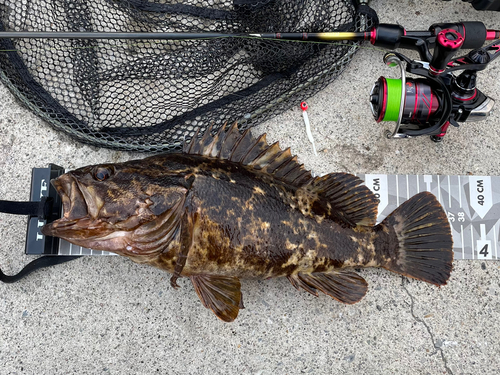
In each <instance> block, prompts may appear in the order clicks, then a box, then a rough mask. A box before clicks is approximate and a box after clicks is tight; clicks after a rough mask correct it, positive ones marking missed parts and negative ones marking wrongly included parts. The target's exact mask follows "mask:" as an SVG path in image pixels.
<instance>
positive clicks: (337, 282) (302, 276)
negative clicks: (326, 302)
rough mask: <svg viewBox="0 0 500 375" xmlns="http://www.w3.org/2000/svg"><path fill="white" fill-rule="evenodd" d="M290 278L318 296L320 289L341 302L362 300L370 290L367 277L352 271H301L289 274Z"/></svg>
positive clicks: (350, 302) (296, 284) (298, 286)
mask: <svg viewBox="0 0 500 375" xmlns="http://www.w3.org/2000/svg"><path fill="white" fill-rule="evenodd" d="M288 280H290V282H291V283H292V285H293V286H294V287H295V288H296V289H297V290H299V289H300V288H302V289H304V290H305V291H307V292H309V293H311V294H312V295H315V296H316V297H317V296H318V290H319V291H321V292H323V293H325V294H328V295H329V296H330V297H332V298H334V299H336V300H337V301H339V302H343V303H347V304H353V303H356V302H358V301H360V300H361V299H362V298H363V297H364V296H365V294H366V291H367V290H368V284H367V282H366V280H365V279H363V278H362V277H361V276H359V275H358V274H357V273H355V272H352V271H346V270H341V271H334V272H331V273H320V272H316V273H301V272H299V273H298V274H295V275H290V276H288Z"/></svg>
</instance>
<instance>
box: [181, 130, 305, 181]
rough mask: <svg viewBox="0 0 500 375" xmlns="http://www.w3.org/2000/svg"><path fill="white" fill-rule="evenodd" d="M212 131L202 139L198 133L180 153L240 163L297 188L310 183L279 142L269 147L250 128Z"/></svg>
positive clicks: (294, 159)
mask: <svg viewBox="0 0 500 375" xmlns="http://www.w3.org/2000/svg"><path fill="white" fill-rule="evenodd" d="M211 130H212V128H211V127H210V128H209V129H208V130H206V131H205V134H204V135H203V137H201V138H199V136H198V132H197V133H196V134H195V135H194V136H193V138H192V139H191V142H190V143H184V147H183V152H184V153H186V154H191V155H203V156H208V157H213V158H218V159H224V160H229V161H232V162H235V163H240V164H242V165H246V166H249V167H252V168H254V169H256V170H259V171H262V172H264V173H267V174H269V175H272V176H273V177H274V178H276V179H278V180H281V181H283V182H286V183H288V184H291V185H294V186H297V187H298V186H302V185H303V184H305V183H307V182H309V181H311V180H312V176H311V173H310V172H309V171H307V170H305V169H304V166H303V164H299V163H298V162H297V157H296V156H292V153H291V152H290V149H286V150H284V151H283V150H281V148H280V147H279V144H278V143H273V144H272V145H269V144H268V143H267V141H266V135H265V134H263V135H261V136H260V137H258V138H257V139H255V138H254V137H253V136H252V134H251V133H250V129H247V130H246V131H244V132H243V134H240V132H239V130H238V126H237V124H234V125H233V126H231V128H229V130H227V131H226V126H225V125H224V126H223V127H222V128H221V129H220V130H219V131H218V132H217V134H215V135H214V136H212V135H211Z"/></svg>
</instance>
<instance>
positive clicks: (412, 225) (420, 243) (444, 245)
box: [375, 192, 453, 285]
mask: <svg viewBox="0 0 500 375" xmlns="http://www.w3.org/2000/svg"><path fill="white" fill-rule="evenodd" d="M375 230H378V231H379V232H380V231H383V232H385V233H387V232H389V239H388V242H389V244H391V243H392V244H394V245H393V246H391V247H393V250H392V251H391V250H389V252H390V254H391V255H392V256H390V258H391V260H389V261H388V263H386V264H385V265H382V266H383V267H384V268H386V269H388V270H390V271H393V272H397V273H400V274H402V275H405V276H409V277H413V278H415V279H419V280H423V281H427V282H429V283H432V284H435V285H445V284H446V281H447V280H448V278H449V277H450V273H451V270H452V268H453V265H452V262H453V239H452V236H451V229H450V223H449V222H448V219H447V217H446V214H445V212H444V210H443V208H442V206H441V204H440V203H439V202H438V200H437V199H436V197H435V196H434V195H432V194H431V193H428V192H423V193H420V194H417V195H415V196H414V197H412V198H411V199H409V200H408V201H406V202H404V203H403V204H402V205H401V206H399V207H398V208H397V209H396V210H395V211H394V212H392V213H391V214H390V215H389V216H388V217H387V218H386V219H385V220H384V221H383V222H382V223H380V224H379V225H378V226H377V227H375ZM386 236H387V235H386ZM394 236H396V238H394ZM391 237H392V240H391ZM385 244H386V246H387V242H385ZM394 247H395V249H394Z"/></svg>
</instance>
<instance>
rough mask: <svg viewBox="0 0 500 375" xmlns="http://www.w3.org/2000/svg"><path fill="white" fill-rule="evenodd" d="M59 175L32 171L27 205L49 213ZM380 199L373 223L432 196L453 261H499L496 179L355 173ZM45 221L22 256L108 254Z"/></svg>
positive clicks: (35, 224)
mask: <svg viewBox="0 0 500 375" xmlns="http://www.w3.org/2000/svg"><path fill="white" fill-rule="evenodd" d="M62 173H64V169H63V168H61V167H58V166H55V165H50V166H49V167H48V168H34V169H33V175H32V181H31V200H32V201H37V200H38V201H39V200H40V199H41V197H43V196H51V197H53V198H54V209H55V210H59V212H58V213H57V215H58V216H57V217H60V216H61V212H60V211H61V210H62V207H61V203H60V199H59V197H58V194H57V192H56V191H55V189H54V188H53V187H51V186H50V184H49V181H50V179H51V178H55V177H57V176H59V175H61V174H62ZM358 177H360V178H361V179H362V180H364V181H365V184H366V186H367V187H368V188H369V189H370V190H371V191H372V192H373V193H374V194H375V196H376V197H377V198H378V199H379V200H380V203H379V206H378V212H379V215H378V218H377V221H378V222H381V221H382V220H383V219H384V218H386V217H387V216H388V215H389V214H390V213H391V212H392V211H394V210H395V209H396V207H398V206H400V205H401V203H403V202H404V201H406V200H407V199H409V198H411V197H412V196H414V195H415V194H417V193H420V192H422V191H429V192H431V193H433V194H434V195H435V196H436V197H437V199H438V200H439V202H440V203H441V204H442V205H443V207H444V209H445V211H446V214H447V215H448V220H449V221H450V224H451V227H452V234H453V250H454V252H455V259H480V260H489V259H500V258H499V257H500V253H499V247H500V244H499V235H500V176H495V177H491V176H446V175H443V176H439V175H386V174H358ZM43 225H45V220H39V219H38V218H36V217H33V218H31V219H30V220H29V222H28V231H27V237H26V254H49V255H62V256H64V255H114V254H113V253H110V252H106V251H97V250H90V249H86V248H82V247H80V246H76V245H72V244H70V243H69V242H67V241H64V240H61V239H56V238H52V237H47V238H46V237H45V236H43V234H42V233H41V232H40V228H41V227H42V226H43Z"/></svg>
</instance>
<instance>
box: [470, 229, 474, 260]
mask: <svg viewBox="0 0 500 375" xmlns="http://www.w3.org/2000/svg"><path fill="white" fill-rule="evenodd" d="M470 243H471V244H472V249H471V250H472V259H474V226H473V225H472V223H471V225H470Z"/></svg>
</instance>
